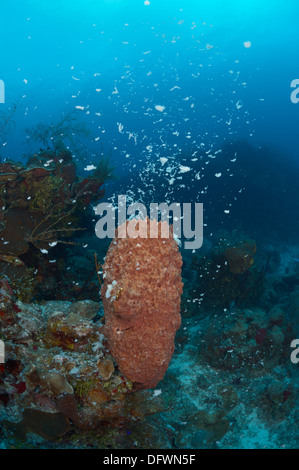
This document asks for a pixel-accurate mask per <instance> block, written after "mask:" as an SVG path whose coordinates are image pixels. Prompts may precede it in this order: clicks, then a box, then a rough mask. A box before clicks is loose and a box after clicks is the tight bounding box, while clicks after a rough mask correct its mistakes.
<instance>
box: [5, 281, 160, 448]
mask: <svg viewBox="0 0 299 470" xmlns="http://www.w3.org/2000/svg"><path fill="white" fill-rule="evenodd" d="M99 308H100V304H99V303H96V302H93V301H83V302H77V303H73V304H72V303H69V302H59V301H50V302H43V303H42V304H38V303H36V304H23V303H22V302H20V301H17V300H16V299H15V297H14V295H13V292H12V289H11V288H10V286H9V283H8V281H7V279H2V281H1V284H0V312H1V316H0V321H1V338H2V339H3V340H4V341H5V346H6V359H5V364H3V365H2V364H1V366H0V420H1V421H2V425H3V426H2V430H3V429H5V430H6V431H7V432H8V433H9V434H8V435H10V434H11V433H12V434H13V435H14V436H15V438H17V439H19V440H21V441H23V440H26V439H27V438H29V436H30V435H32V434H33V435H38V436H39V437H40V438H43V439H45V440H46V441H48V440H53V439H58V438H59V437H61V436H64V435H65V434H66V433H68V432H76V429H80V430H81V431H84V432H88V431H96V430H100V429H103V426H104V427H105V429H106V432H107V433H108V434H109V432H111V429H115V428H116V429H118V428H121V427H122V426H124V425H125V424H126V423H128V422H137V421H139V420H141V419H143V418H144V416H145V414H152V413H155V412H157V411H159V410H161V409H162V405H161V403H160V401H155V400H154V401H151V400H149V401H148V404H147V405H146V402H147V395H146V393H147V392H135V393H132V383H131V381H130V380H129V379H128V378H126V377H124V376H123V375H122V374H121V373H120V372H119V371H118V370H117V368H116V367H115V366H114V364H113V361H112V359H111V357H110V356H109V355H108V354H107V347H106V345H105V338H104V336H103V334H102V330H103V327H102V323H101V322H95V321H94V318H95V317H96V316H97V312H98V310H99Z"/></svg>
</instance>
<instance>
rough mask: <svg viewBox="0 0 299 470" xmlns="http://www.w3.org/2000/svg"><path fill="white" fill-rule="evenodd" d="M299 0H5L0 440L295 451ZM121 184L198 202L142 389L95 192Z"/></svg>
mask: <svg viewBox="0 0 299 470" xmlns="http://www.w3.org/2000/svg"><path fill="white" fill-rule="evenodd" d="M298 15H299V4H298V2H297V1H296V0H289V1H288V2H287V4H286V2H282V1H281V0H276V1H275V0H273V1H268V0H263V1H257V0H251V1H243V0H238V1H237V0H228V1H227V2H225V3H224V2H222V1H220V0H210V1H208V0H198V1H195V0H186V1H185V2H182V1H181V0H174V1H167V0H160V1H158V0H146V1H144V0H131V1H128V0H98V1H96V0H85V1H84V2H83V1H82V0H73V1H70V0H60V1H58V0H51V1H48V0H43V1H42V2H37V1H33V0H26V1H21V0H10V1H8V0H1V1H0V41H1V56H0V80H1V81H2V82H0V157H1V159H0V205H1V213H0V328H1V330H0V340H1V341H3V342H4V343H3V344H5V361H4V362H3V364H1V363H0V422H1V426H0V448H3V449H6V448H74V447H76V448H98V449H135V448H136V449H138V448H143V449H163V448H166V449H202V448H204V449H206V448H224V449H228V448H229V449H231V448H232V449H236V448H242V449H247V448H250V449H252V448H274V449H275V448H298V440H299V433H298V426H297V424H296V423H297V422H298V418H299V416H298V411H299V410H298V399H297V396H298V385H299V383H298V372H299V365H298V363H297V362H296V360H291V354H292V352H293V351H294V348H295V346H293V347H291V343H292V342H293V341H294V340H295V339H296V338H298V337H299V321H298V318H299V242H298V233H299V218H298V214H299V193H298V175H299V172H298V169H299V168H298V167H299V161H298V123H299V120H298V118H299V103H296V99H294V97H295V98H296V97H297V95H296V93H295V92H296V90H295V88H296V87H297V88H298V86H299V72H298V61H299V45H298V41H297V37H298V29H299V19H298V18H299V16H298ZM294 80H297V81H298V83H297V84H296V85H295V86H291V84H292V82H293V81H294ZM1 87H2V88H1ZM4 87H5V89H4ZM292 93H293V94H292ZM1 97H2V98H3V99H2V100H1ZM292 97H293V98H292ZM298 97H299V93H298ZM291 98H292V99H291ZM1 101H5V102H1ZM119 195H126V197H127V203H128V204H130V203H132V202H141V203H143V204H145V206H146V207H149V204H150V203H151V202H158V203H160V202H166V203H167V204H171V203H173V202H176V203H179V204H183V203H191V204H193V205H194V204H195V202H199V203H203V207H204V215H203V222H204V227H203V245H202V247H201V248H200V249H197V250H187V249H185V248H184V243H183V242H182V243H181V246H180V247H179V250H180V253H181V256H182V261H183V264H182V281H183V284H184V288H183V293H182V296H181V309H180V311H181V326H180V328H179V329H178V331H177V332H176V336H175V350H174V354H173V356H172V359H171V361H170V364H169V367H168V370H167V372H166V374H165V376H164V378H163V380H162V381H160V382H159V383H158V384H157V386H156V387H153V388H149V389H145V390H144V389H138V387H137V388H136V387H135V386H134V381H132V380H130V377H126V376H125V375H124V374H123V373H122V371H121V370H120V369H119V368H118V364H117V361H116V360H115V357H113V355H111V354H110V353H109V348H108V349H107V344H106V343H105V335H103V330H102V328H103V324H104V323H105V318H104V316H103V305H102V302H101V294H100V287H101V286H100V284H102V283H103V282H104V279H103V276H102V275H103V271H102V268H103V266H102V264H103V262H104V258H105V256H106V254H107V250H108V248H109V245H110V243H111V240H110V239H107V238H106V239H99V238H98V237H97V236H96V234H95V226H96V223H97V221H98V219H99V217H98V215H96V214H95V210H94V209H95V207H96V206H97V205H98V204H99V203H100V202H109V203H112V204H113V205H114V206H115V207H117V201H118V196H119ZM157 263H161V265H163V258H161V259H159V260H158V259H157ZM119 269H120V271H121V270H122V269H123V270H125V266H120V267H119ZM160 288H161V286H158V285H157V284H155V282H154V281H153V282H152V283H151V284H150V290H151V293H152V297H153V299H154V298H155V292H156V293H157V290H158V289H160ZM122 296H124V293H123V292H122V290H119V291H117V292H116V294H115V297H116V301H117V300H118V299H119V298H120V299H121V298H122ZM297 345H299V340H298V343H297ZM293 359H294V357H293ZM295 359H296V358H295Z"/></svg>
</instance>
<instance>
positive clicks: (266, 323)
mask: <svg viewBox="0 0 299 470" xmlns="http://www.w3.org/2000/svg"><path fill="white" fill-rule="evenodd" d="M293 334H294V333H293V329H292V326H291V324H290V322H289V321H288V318H287V315H286V314H285V313H284V312H283V311H282V310H281V309H280V308H277V307H274V308H272V309H271V310H270V311H269V313H268V314H267V315H266V314H265V312H264V311H263V310H262V309H259V308H255V309H245V310H241V311H240V310H231V311H228V312H226V314H224V315H220V316H219V317H217V318H216V319H215V320H214V321H213V322H211V324H210V327H209V328H208V330H207V332H206V335H205V337H204V338H203V342H202V345H201V355H202V356H203V357H204V358H205V359H206V360H207V361H208V362H209V364H211V365H212V366H213V367H217V368H226V369H229V370H233V369H238V368H242V369H243V371H246V372H247V373H249V374H251V375H260V374H264V373H267V372H268V371H269V370H271V369H272V368H273V367H275V366H277V365H279V364H281V363H283V362H284V361H285V359H286V358H288V356H289V346H290V342H291V338H292V337H293Z"/></svg>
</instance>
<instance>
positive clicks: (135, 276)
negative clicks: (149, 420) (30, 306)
mask: <svg viewBox="0 0 299 470" xmlns="http://www.w3.org/2000/svg"><path fill="white" fill-rule="evenodd" d="M150 224H155V225H156V227H158V230H159V232H158V234H159V235H158V237H157V238H150ZM163 224H164V228H166V227H165V224H166V226H167V227H168V224H167V222H163V223H161V222H159V223H157V222H156V221H149V219H145V220H139V221H138V223H137V225H138V231H139V234H140V233H141V232H142V231H143V232H144V235H145V237H144V238H142V237H141V236H138V237H136V238H130V237H128V236H127V237H126V238H119V234H120V233H121V232H123V230H124V228H126V229H128V227H129V221H127V222H126V225H124V224H123V225H122V226H120V227H119V228H118V231H117V234H116V237H115V239H114V240H113V241H112V243H111V245H110V248H109V250H108V253H107V256H106V259H105V263H104V265H103V277H104V281H105V282H104V284H103V286H102V288H101V296H102V299H103V304H104V312H105V327H104V334H105V336H106V338H107V340H108V345H109V349H110V352H111V354H112V356H113V357H114V359H115V360H116V362H117V364H118V367H119V369H120V371H121V372H122V373H123V374H124V375H125V376H126V377H127V378H129V379H130V380H131V381H132V382H133V383H134V386H135V387H136V388H141V389H146V388H152V387H155V386H156V385H157V383H158V382H159V381H160V380H162V378H163V376H164V374H165V372H166V370H167V368H168V364H169V362H170V360H171V357H172V354H173V351H174V337H175V332H176V330H177V329H178V328H179V327H180V324H181V317H180V300H181V294H182V290H183V284H182V280H181V266H182V259H181V255H180V253H179V250H178V246H177V244H176V242H175V241H174V239H173V235H172V232H171V231H169V238H162V234H163V232H162V226H163Z"/></svg>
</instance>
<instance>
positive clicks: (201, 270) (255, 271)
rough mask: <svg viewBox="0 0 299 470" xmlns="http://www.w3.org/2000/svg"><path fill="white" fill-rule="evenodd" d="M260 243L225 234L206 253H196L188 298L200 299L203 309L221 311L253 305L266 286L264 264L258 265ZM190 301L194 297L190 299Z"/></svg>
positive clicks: (198, 302)
mask: <svg viewBox="0 0 299 470" xmlns="http://www.w3.org/2000/svg"><path fill="white" fill-rule="evenodd" d="M255 253H256V244H255V242H254V241H253V240H251V239H249V238H243V237H240V236H239V237H238V238H236V236H232V235H231V236H230V237H229V236H227V234H226V236H224V237H221V238H220V239H219V240H218V241H217V242H216V244H215V245H214V246H213V247H212V248H211V249H210V250H209V252H207V253H205V254H203V255H202V254H199V255H195V256H194V257H193V262H192V265H191V268H192V269H193V270H194V271H195V279H194V280H192V281H191V284H192V285H189V288H188V292H187V298H188V299H190V297H191V298H193V299H195V300H196V299H198V301H197V310H198V304H199V306H200V308H201V309H204V310H206V311H209V310H211V309H213V310H215V311H217V309H219V308H220V307H226V308H229V307H230V305H231V304H232V303H233V304H235V305H237V306H239V307H246V306H249V305H252V304H253V303H254V302H255V301H256V300H257V298H258V296H259V295H261V293H262V290H263V287H264V277H265V269H264V266H262V267H259V268H258V267H256V266H254V257H255ZM189 302H190V300H189Z"/></svg>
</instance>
